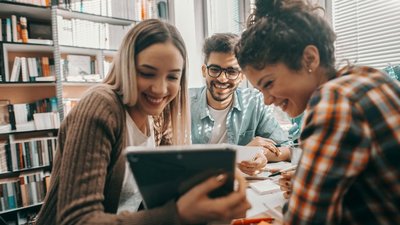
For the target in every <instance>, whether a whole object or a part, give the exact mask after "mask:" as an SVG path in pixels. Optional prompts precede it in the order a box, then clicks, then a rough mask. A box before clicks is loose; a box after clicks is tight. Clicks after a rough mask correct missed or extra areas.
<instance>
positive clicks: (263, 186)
mask: <svg viewBox="0 0 400 225" xmlns="http://www.w3.org/2000/svg"><path fill="white" fill-rule="evenodd" d="M249 186H250V187H251V188H253V190H254V191H256V192H257V193H258V194H260V195H264V194H271V193H274V192H278V191H280V187H279V185H277V184H276V183H274V182H273V181H271V180H264V181H260V182H254V183H250V184H249Z"/></svg>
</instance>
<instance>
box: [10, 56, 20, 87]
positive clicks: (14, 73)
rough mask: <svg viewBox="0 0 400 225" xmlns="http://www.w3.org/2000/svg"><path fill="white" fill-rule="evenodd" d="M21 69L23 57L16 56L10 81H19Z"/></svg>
mask: <svg viewBox="0 0 400 225" xmlns="http://www.w3.org/2000/svg"><path fill="white" fill-rule="evenodd" d="M20 71H21V58H20V57H15V58H14V64H13V68H12V71H11V76H10V80H9V81H11V82H17V81H18V80H19V74H20Z"/></svg>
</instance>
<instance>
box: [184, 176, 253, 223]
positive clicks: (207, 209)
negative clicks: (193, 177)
mask: <svg viewBox="0 0 400 225" xmlns="http://www.w3.org/2000/svg"><path fill="white" fill-rule="evenodd" d="M235 177H236V180H237V181H238V184H239V185H238V188H237V190H235V191H233V192H232V193H230V194H229V195H226V196H223V197H218V198H209V197H208V193H210V192H211V191H213V190H215V189H216V188H218V187H220V186H221V185H223V184H224V183H225V182H226V175H219V176H217V177H211V178H209V179H207V180H206V181H204V182H202V183H200V184H198V185H197V186H195V187H193V188H192V189H191V190H189V191H188V192H187V193H185V194H184V195H183V196H182V197H181V198H179V200H178V202H177V208H178V213H179V216H180V218H181V221H182V223H183V224H199V223H206V222H210V221H215V220H224V221H230V220H232V219H235V218H242V217H245V216H246V211H247V210H248V209H249V208H250V204H249V202H248V201H247V199H246V181H245V180H244V178H243V177H241V176H240V175H236V176H235Z"/></svg>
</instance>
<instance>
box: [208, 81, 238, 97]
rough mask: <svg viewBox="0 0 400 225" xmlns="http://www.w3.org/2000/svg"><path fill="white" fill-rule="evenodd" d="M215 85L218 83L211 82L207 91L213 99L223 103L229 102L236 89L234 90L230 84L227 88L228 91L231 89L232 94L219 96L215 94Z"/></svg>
mask: <svg viewBox="0 0 400 225" xmlns="http://www.w3.org/2000/svg"><path fill="white" fill-rule="evenodd" d="M214 83H216V82H210V83H209V85H208V87H207V89H208V91H209V92H210V94H211V97H212V98H213V99H214V100H215V101H218V102H222V101H225V100H227V99H228V98H230V97H231V96H232V95H233V92H234V89H232V85H231V84H228V85H229V86H228V87H227V88H226V89H230V91H231V92H229V93H226V94H223V95H219V94H216V93H215V92H214V88H215V86H214Z"/></svg>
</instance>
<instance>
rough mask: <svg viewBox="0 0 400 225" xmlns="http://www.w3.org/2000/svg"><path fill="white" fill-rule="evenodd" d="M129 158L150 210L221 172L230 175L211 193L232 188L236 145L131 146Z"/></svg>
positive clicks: (145, 203)
mask: <svg viewBox="0 0 400 225" xmlns="http://www.w3.org/2000/svg"><path fill="white" fill-rule="evenodd" d="M126 157H127V160H128V162H129V165H130V168H131V170H132V173H133V176H134V178H135V180H136V184H137V186H138V188H139V192H140V194H141V195H142V198H143V203H144V206H145V208H147V209H151V208H154V207H157V206H162V205H163V204H165V203H167V202H168V201H170V200H176V199H178V198H179V197H180V196H181V195H182V194H184V193H185V192H187V191H188V190H190V189H191V188H192V187H193V186H195V185H196V184H199V183H201V182H202V181H204V180H206V179H207V178H209V177H211V176H216V175H218V174H221V173H226V174H227V175H228V178H227V181H226V182H225V184H224V185H223V186H221V187H219V188H217V189H216V190H214V191H212V192H211V193H210V194H209V196H210V197H211V198H215V197H219V196H224V195H227V194H229V193H230V192H232V191H233V183H234V171H235V157H236V151H235V147H234V146H233V145H227V144H221V145H189V146H161V147H155V148H148V147H128V148H127V149H126Z"/></svg>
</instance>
